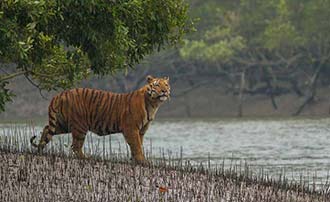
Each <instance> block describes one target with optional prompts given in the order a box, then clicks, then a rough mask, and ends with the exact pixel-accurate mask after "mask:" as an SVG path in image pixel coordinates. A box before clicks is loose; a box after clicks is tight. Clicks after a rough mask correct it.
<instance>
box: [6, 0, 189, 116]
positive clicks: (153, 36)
mask: <svg viewBox="0 0 330 202" xmlns="http://www.w3.org/2000/svg"><path fill="white" fill-rule="evenodd" d="M190 25H191V23H190V21H189V19H188V17H187V5H186V3H185V2H184V0H116V1H108V0H87V1H81V0H36V1H31V0H3V1H0V65H1V66H0V68H1V70H2V73H1V75H0V111H2V110H3V106H4V103H5V102H7V101H9V100H10V97H11V96H12V94H11V93H10V92H9V91H8V90H7V89H6V85H7V84H8V81H10V80H11V79H12V78H14V77H15V76H18V75H24V76H25V77H26V78H27V79H28V80H29V81H31V82H32V83H33V84H34V85H36V86H37V87H38V88H40V89H42V90H56V89H59V88H69V87H71V86H73V85H74V84H75V83H76V82H77V81H80V80H81V79H83V78H85V77H87V76H88V75H89V74H90V73H91V72H93V73H95V74H99V75H106V74H112V73H114V72H115V71H116V70H121V69H125V68H128V67H132V66H134V65H135V64H137V63H138V62H140V61H141V60H142V59H143V58H144V57H145V56H146V55H148V54H150V53H152V52H153V51H154V50H155V49H157V50H160V49H161V48H163V47H166V46H168V45H174V44H176V43H177V42H179V41H180V40H181V38H182V36H183V35H184V33H186V32H187V31H189V29H190V28H191V26H190ZM4 64H5V65H4ZM6 64H13V65H14V66H15V68H6V67H7V65H6Z"/></svg>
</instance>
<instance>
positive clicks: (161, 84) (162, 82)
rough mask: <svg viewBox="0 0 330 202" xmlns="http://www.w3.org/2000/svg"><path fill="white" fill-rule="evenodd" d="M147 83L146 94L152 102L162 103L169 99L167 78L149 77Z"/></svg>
mask: <svg viewBox="0 0 330 202" xmlns="http://www.w3.org/2000/svg"><path fill="white" fill-rule="evenodd" d="M147 82H148V84H147V93H148V95H149V98H151V99H152V100H154V101H159V102H164V101H166V100H167V99H168V98H169V97H170V90H171V87H170V84H169V82H170V79H169V77H167V76H166V77H164V78H155V77H152V76H150V75H149V76H147Z"/></svg>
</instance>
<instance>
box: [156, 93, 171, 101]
mask: <svg viewBox="0 0 330 202" xmlns="http://www.w3.org/2000/svg"><path fill="white" fill-rule="evenodd" d="M168 97H169V95H166V94H162V95H159V96H157V99H159V100H160V101H162V102H164V101H166V100H167V99H168Z"/></svg>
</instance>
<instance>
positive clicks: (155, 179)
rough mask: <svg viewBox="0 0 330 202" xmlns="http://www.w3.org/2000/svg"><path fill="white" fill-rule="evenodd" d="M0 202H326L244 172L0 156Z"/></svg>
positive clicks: (300, 187) (326, 197) (317, 193)
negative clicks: (34, 201)
mask: <svg viewBox="0 0 330 202" xmlns="http://www.w3.org/2000/svg"><path fill="white" fill-rule="evenodd" d="M0 161H1V162H3V163H2V164H1V167H0V178H1V179H2V180H1V181H0V190H1V191H0V192H1V194H0V201H33V200H36V201H68V200H71V201H237V202H238V201H255V202H259V201H260V202H261V201H274V202H275V201H276V202H280V201H299V202H305V201H315V202H317V201H324V202H325V201H329V199H330V198H329V197H330V196H329V194H327V193H322V192H320V191H316V190H311V189H307V188H306V187H304V185H297V184H292V183H290V182H288V181H285V178H283V179H284V180H283V181H276V180H274V179H271V178H268V177H267V176H263V177H259V178H257V177H255V176H250V175H249V173H248V172H247V171H241V172H240V173H235V172H234V171H233V170H230V171H229V170H225V169H221V168H218V169H216V170H212V171H210V170H209V169H206V168H204V167H197V168H196V167H195V168H194V167H191V166H189V165H183V166H182V167H181V168H180V167H176V166H174V167H173V166H168V165H167V166H164V165H162V164H157V163H154V166H139V165H135V164H132V163H128V162H126V163H125V162H122V163H119V162H113V161H109V160H100V159H87V160H81V159H76V158H72V157H65V156H58V155H49V154H48V155H35V154H32V153H15V152H7V151H4V150H1V151H0Z"/></svg>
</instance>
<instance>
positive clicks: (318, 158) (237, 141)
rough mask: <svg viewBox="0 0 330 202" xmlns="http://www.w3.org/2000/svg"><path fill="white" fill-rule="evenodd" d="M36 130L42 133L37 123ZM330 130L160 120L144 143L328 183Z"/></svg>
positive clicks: (317, 123)
mask: <svg viewBox="0 0 330 202" xmlns="http://www.w3.org/2000/svg"><path fill="white" fill-rule="evenodd" d="M0 127H1V125H0ZM2 127H5V126H4V125H2ZM36 130H37V131H41V126H40V127H37V128H36ZM329 130H330V119H328V118H326V119H295V120H294V119H285V120H269V119H265V120H263V119H257V120H244V119H242V120H240V119H232V120H217V121H216V120H210V121H202V120H175V121H162V120H161V121H156V122H154V123H153V124H152V125H151V127H150V128H149V130H148V132H147V134H146V135H145V144H144V146H145V148H149V150H150V148H151V147H152V150H153V153H157V152H158V153H160V149H159V148H163V149H162V151H163V152H165V155H172V157H178V156H179V155H180V153H181V151H182V155H183V157H184V158H185V159H192V161H193V162H197V163H200V162H204V163H207V161H208V159H209V158H208V156H209V157H210V159H211V164H212V165H216V164H221V163H222V161H223V160H224V159H225V160H226V161H235V162H236V163H237V162H238V163H239V162H243V163H245V162H246V163H248V164H249V165H250V166H251V167H252V168H253V169H255V171H256V172H257V171H260V170H261V168H262V169H263V170H265V171H267V172H268V173H269V174H270V175H273V176H278V175H279V173H283V172H285V173H286V175H287V176H288V177H289V178H291V179H292V178H293V179H296V180H299V179H300V176H301V175H302V176H303V177H304V179H305V180H306V179H307V180H308V181H310V182H312V181H316V182H317V183H326V180H327V176H328V175H329V170H330V131H329ZM0 133H1V132H0ZM90 137H92V138H93V139H95V140H96V139H102V138H100V137H98V136H96V135H91V136H90ZM54 141H56V138H55V140H54ZM95 142H96V141H95ZM111 142H112V144H113V145H114V146H113V147H117V149H118V148H119V147H121V148H122V150H126V149H125V147H126V146H125V141H124V139H123V137H122V135H121V134H115V135H112V137H111ZM116 145H117V146H116ZM120 145H121V146H120ZM181 148H182V149H181ZM168 151H171V152H168ZM315 175H316V176H315ZM313 176H314V177H313Z"/></svg>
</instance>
